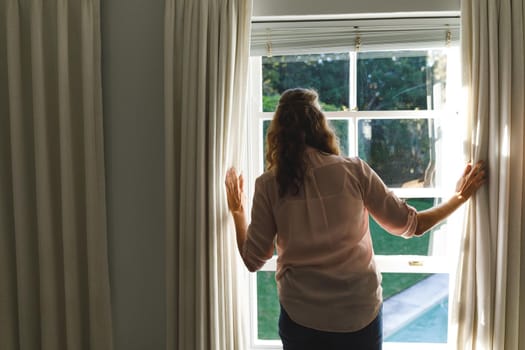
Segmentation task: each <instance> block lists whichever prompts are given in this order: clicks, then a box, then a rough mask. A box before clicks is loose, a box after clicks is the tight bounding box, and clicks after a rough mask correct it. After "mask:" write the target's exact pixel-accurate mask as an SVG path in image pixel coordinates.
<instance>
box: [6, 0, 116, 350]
mask: <svg viewBox="0 0 525 350" xmlns="http://www.w3.org/2000/svg"><path fill="white" fill-rule="evenodd" d="M99 17H100V15H99V2H98V0H82V1H68V0H45V1H41V0H1V1H0V349H2V350H12V349H13V350H14V349H22V350H34V349H43V350H57V349H93V350H95V349H96V350H105V349H111V348H112V336H111V334H112V331H111V317H110V316H111V313H110V293H109V278H108V259H107V247H106V246H107V244H106V217H105V190H104V159H103V144H102V136H103V135H102V112H101V87H100V85H101V84H100V29H99V27H100V25H99Z"/></svg>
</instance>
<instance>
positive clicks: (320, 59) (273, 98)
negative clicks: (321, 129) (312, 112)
mask: <svg viewBox="0 0 525 350" xmlns="http://www.w3.org/2000/svg"><path fill="white" fill-rule="evenodd" d="M262 74H263V111H264V112H273V111H274V110H275V108H276V106H277V103H278V102H279V96H280V95H281V93H282V92H283V91H285V90H286V89H290V88H296V87H302V88H312V89H315V90H316V91H317V92H318V93H319V99H320V102H321V106H322V108H323V110H325V111H341V110H346V109H347V108H348V106H349V86H350V84H349V76H350V75H349V54H348V53H327V54H305V55H290V56H273V57H263V60H262Z"/></svg>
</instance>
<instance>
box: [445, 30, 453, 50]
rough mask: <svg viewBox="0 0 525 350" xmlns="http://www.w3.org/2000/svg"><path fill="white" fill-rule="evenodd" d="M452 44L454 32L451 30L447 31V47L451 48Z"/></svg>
mask: <svg viewBox="0 0 525 350" xmlns="http://www.w3.org/2000/svg"><path fill="white" fill-rule="evenodd" d="M451 42H452V32H451V31H450V29H449V30H447V35H446V37H445V45H446V47H450V43H451Z"/></svg>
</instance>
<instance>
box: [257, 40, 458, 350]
mask: <svg viewBox="0 0 525 350" xmlns="http://www.w3.org/2000/svg"><path fill="white" fill-rule="evenodd" d="M388 49H389V48H384V50H385V51H386V50H388ZM451 56H452V57H451ZM250 60H251V61H250V81H251V83H250V92H251V100H250V116H249V118H248V123H247V135H248V139H249V140H251V141H250V142H249V145H248V146H249V149H248V154H249V157H248V161H247V163H248V164H247V165H248V168H249V169H248V171H247V175H248V176H247V179H248V181H247V189H248V191H247V193H253V183H254V180H255V178H256V177H257V176H259V175H260V174H261V173H262V172H263V167H262V164H263V160H264V155H263V140H262V128H261V126H262V122H263V121H264V120H271V118H272V116H273V112H262V84H261V82H262V58H261V57H251V58H250ZM356 62H357V59H356V53H355V52H350V70H349V71H350V73H349V74H350V96H349V97H350V109H349V110H348V111H341V112H325V115H326V116H327V118H328V119H339V118H341V119H345V120H348V121H349V129H350V130H349V135H350V137H351V138H352V137H353V136H355V135H356V134H357V133H356V132H355V130H356V128H357V121H358V120H359V119H360V118H366V119H374V118H381V119H384V118H391V119H399V118H410V119H415V118H430V119H434V120H437V119H439V120H440V121H441V122H442V125H441V127H442V128H444V131H443V135H447V136H448V138H447V139H445V140H442V141H441V142H442V143H446V144H445V145H443V144H442V145H441V148H442V149H441V152H440V154H441V155H444V154H447V155H448V154H450V152H455V153H454V155H455V156H456V157H455V158H454V159H451V160H450V162H449V161H448V160H447V164H448V163H450V164H451V169H458V170H461V165H462V164H463V159H462V152H461V148H460V152H458V149H457V147H458V144H459V145H461V141H460V140H461V139H462V138H463V136H464V132H463V130H462V129H461V127H460V126H461V123H457V116H458V114H459V108H458V107H457V106H459V105H460V104H461V103H460V102H461V93H460V91H456V90H453V89H452V87H453V85H452V84H450V83H448V82H447V101H448V102H450V103H449V105H448V106H447V107H446V108H445V109H444V110H439V111H431V110H423V111H357V108H356V105H357V93H356V79H355V78H356V69H357V67H356V66H357V64H356ZM447 62H448V64H447V69H448V72H447V77H456V78H457V77H458V76H460V71H459V65H460V63H459V50H458V49H457V48H455V51H454V52H449V59H448V61H447ZM454 62H455V64H454ZM454 118H456V119H454ZM454 120H456V122H453V121H454ZM458 140H459V141H458ZM447 147H450V148H451V149H452V150H450V149H449V150H447V149H443V148H447ZM349 153H350V155H356V154H357V138H356V137H353V142H351V143H350V145H349ZM440 163H442V162H440ZM458 166H459V167H458ZM446 175H447V176H441V177H442V178H444V180H443V181H438V184H439V183H441V184H442V185H444V186H445V187H449V185H450V180H447V179H446V177H449V178H450V176H452V177H455V176H456V175H458V176H459V175H460V174H459V173H458V174H452V175H451V174H446ZM392 190H393V191H394V192H395V193H396V194H397V195H398V196H399V197H401V198H446V197H447V191H446V190H445V188H444V187H435V188H417V189H410V188H408V189H407V188H392ZM449 192H450V191H449ZM248 203H251V198H248ZM462 218H463V215H462V212H461V211H458V212H456V213H455V214H453V215H452V216H451V217H449V218H448V220H447V223H446V224H444V225H442V226H441V227H439V228H438V229H436V230H435V231H434V232H435V234H433V241H432V242H431V245H432V250H433V251H432V253H431V254H432V255H429V256H410V255H388V256H385V255H376V256H375V259H376V262H377V266H378V268H379V270H380V271H381V272H385V273H388V272H396V273H399V272H403V273H447V274H449V276H450V278H449V296H452V295H453V291H454V283H453V282H454V280H455V278H454V277H455V272H456V271H455V266H457V265H456V264H457V257H456V256H451V255H450V252H454V251H458V252H459V250H458V248H457V247H458V244H459V236H460V232H461V227H462V224H463V222H462ZM447 254H448V255H447ZM275 270H276V256H274V257H273V258H272V259H270V260H269V261H268V262H267V263H266V264H265V265H264V266H263V268H262V269H261V271H275ZM249 289H250V317H249V318H250V346H251V349H253V350H258V349H273V350H278V349H282V345H281V342H280V340H261V339H258V338H257V337H258V329H257V327H258V320H257V276H256V274H251V276H250V287H249ZM449 300H451V299H449ZM451 308H452V302H451V301H449V325H448V327H449V328H448V330H449V331H448V342H447V343H441V344H432V343H392V342H385V343H384V345H383V348H384V349H385V350H401V349H404V350H411V349H421V348H424V349H429V350H431V349H439V350H444V349H451V347H452V339H451V333H452V332H451V324H450V320H451V317H450V315H451V314H452V313H451Z"/></svg>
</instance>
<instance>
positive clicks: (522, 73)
mask: <svg viewBox="0 0 525 350" xmlns="http://www.w3.org/2000/svg"><path fill="white" fill-rule="evenodd" d="M461 18H462V44H461V45H462V51H463V70H464V85H465V87H466V89H467V95H468V99H467V113H468V118H469V129H470V130H471V131H472V134H471V135H470V136H469V137H468V146H469V148H470V150H469V152H468V153H469V154H468V155H469V157H470V159H472V160H474V161H476V160H478V159H484V160H486V161H487V163H488V171H489V181H488V184H487V185H488V186H485V187H484V188H482V189H481V190H480V192H479V194H477V195H476V197H475V198H473V200H472V201H471V205H470V207H469V211H468V220H467V227H466V234H465V236H464V239H463V246H462V252H461V263H460V268H459V271H458V282H457V290H456V295H455V299H454V308H453V309H454V310H455V314H454V321H455V326H456V328H455V330H456V331H457V334H456V343H457V348H458V349H494V350H501V349H525V339H524V338H523V334H524V333H523V324H524V323H525V314H524V313H523V310H524V307H523V305H522V303H520V297H523V296H524V295H525V281H523V280H521V273H520V266H522V265H523V264H524V262H523V260H525V256H524V253H523V252H524V249H523V248H524V244H525V240H524V239H523V234H524V229H525V226H524V223H523V219H522V218H523V217H524V215H525V205H524V204H525V197H524V192H523V190H524V187H523V178H524V175H525V168H524V167H525V161H524V155H523V149H524V148H523V147H524V135H525V123H524V119H525V108H524V95H523V91H525V90H524V89H525V70H524V64H525V62H524V55H525V51H524V42H525V36H524V18H525V7H524V3H523V0H498V1H492V0H463V1H462V3H461ZM521 300H523V299H521ZM520 310H521V311H520ZM520 324H521V325H520ZM520 327H521V328H522V330H521V332H520ZM520 336H521V339H520Z"/></svg>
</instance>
